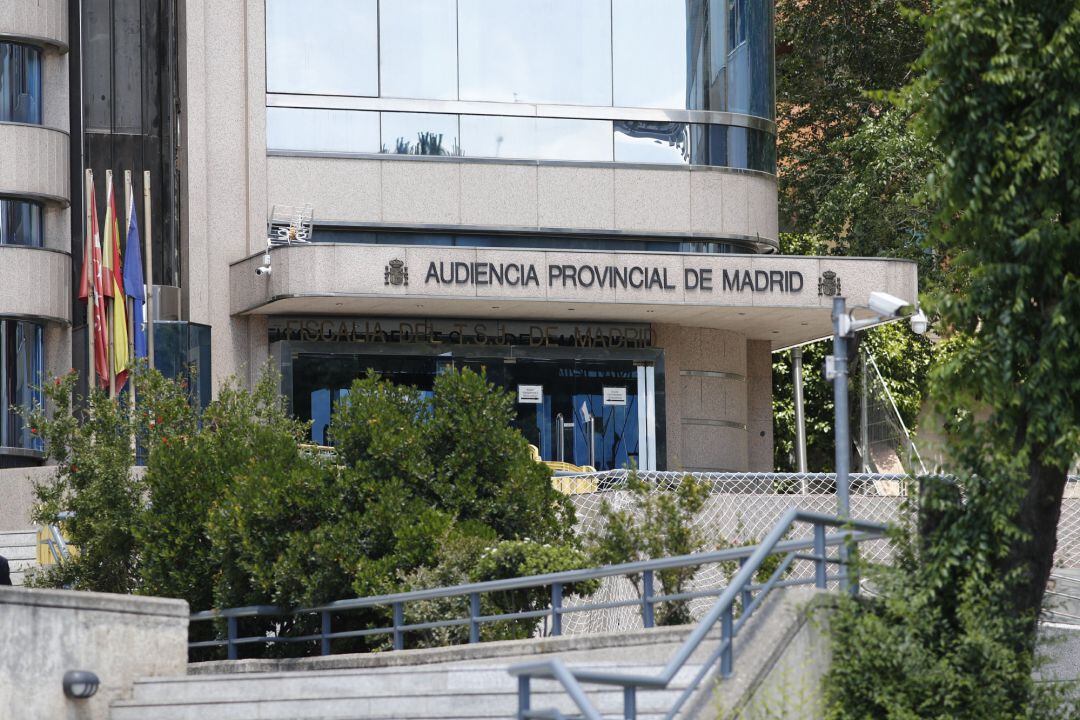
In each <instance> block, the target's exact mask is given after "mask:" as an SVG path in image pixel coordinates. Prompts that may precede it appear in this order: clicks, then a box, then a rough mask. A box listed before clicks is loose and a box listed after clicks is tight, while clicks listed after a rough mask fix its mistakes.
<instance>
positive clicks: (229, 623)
mask: <svg viewBox="0 0 1080 720" xmlns="http://www.w3.org/2000/svg"><path fill="white" fill-rule="evenodd" d="M225 627H226V629H227V632H228V635H227V638H228V651H229V659H230V660H235V659H236V618H234V617H229V618H226V620H225Z"/></svg>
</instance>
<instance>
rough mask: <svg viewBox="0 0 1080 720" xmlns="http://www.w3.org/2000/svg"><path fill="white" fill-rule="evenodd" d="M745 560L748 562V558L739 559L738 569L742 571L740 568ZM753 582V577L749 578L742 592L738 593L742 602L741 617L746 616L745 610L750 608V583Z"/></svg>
mask: <svg viewBox="0 0 1080 720" xmlns="http://www.w3.org/2000/svg"><path fill="white" fill-rule="evenodd" d="M747 560H749V558H739V568H740V569H742V566H743V565H745V564H746V561H747ZM753 581H754V578H753V576H751V578H750V580H749V581H748V582H747V583H746V584H745V585H743V587H742V592H740V593H739V599H740V600H742V614H743V615H745V614H746V608H748V607H750V601H751V600H753V598H752V597H750V583H752V582H753Z"/></svg>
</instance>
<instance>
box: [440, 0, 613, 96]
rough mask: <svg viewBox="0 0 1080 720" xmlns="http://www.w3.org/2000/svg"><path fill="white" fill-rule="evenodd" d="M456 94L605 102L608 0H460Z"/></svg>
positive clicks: (608, 59) (608, 82) (608, 71)
mask: <svg viewBox="0 0 1080 720" xmlns="http://www.w3.org/2000/svg"><path fill="white" fill-rule="evenodd" d="M458 30H459V63H460V65H459V73H460V82H461V88H460V90H461V92H460V99H462V100H481V101H494V102H534V103H565V104H578V105H610V104H611V5H610V0H534V1H532V2H528V3H523V2H507V1H506V0H459V2H458Z"/></svg>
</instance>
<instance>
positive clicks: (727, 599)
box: [508, 508, 885, 720]
mask: <svg viewBox="0 0 1080 720" xmlns="http://www.w3.org/2000/svg"><path fill="white" fill-rule="evenodd" d="M796 522H808V523H812V524H813V525H814V547H815V559H816V561H817V567H816V571H815V578H814V584H815V585H816V586H817V587H819V588H825V587H826V585H827V582H828V577H827V575H826V573H825V563H826V562H827V557H826V555H825V527H826V526H831V527H843V528H845V531H847V530H848V529H851V528H854V529H859V530H862V531H863V532H864V533H869V534H873V535H875V536H880V535H882V534H883V533H884V532H885V527H884V526H883V525H879V524H877V523H868V522H863V521H857V520H845V519H841V518H837V517H831V516H828V515H823V514H821V513H814V512H806V511H801V510H798V509H796V508H791V509H789V510H788V511H787V512H785V513H784V515H783V516H781V518H780V520H779V521H778V522H777V523H776V525H775V526H773V529H772V530H771V531H770V532H769V534H768V535H767V536H766V537H765V539H764V540H763V541H762V542H761V543H760V544H758V545H757V546H755V547H754V548H753V552H752V553H751V554H750V556H749V557H748V558H747V560H746V562H745V563H743V565H742V567H741V568H740V569H739V571H738V572H737V573H736V574H735V576H734V577H733V578H732V580H731V582H730V583H729V584H728V586H727V587H726V588H725V589H724V591H723V593H722V594H721V595H720V597H719V598H718V599H717V601H716V602H715V603H714V604H713V606H712V608H711V609H710V610H709V612H708V613H706V615H705V616H704V617H703V618H702V619H701V620H700V621H699V622H698V624H697V627H695V628H694V630H693V631H692V632H691V633H690V636H689V637H688V638H687V639H686V640H685V641H684V642H683V644H682V645H681V646H680V647H679V649H678V650H677V651H676V652H675V654H674V655H673V656H672V658H671V659H670V660H669V661H668V662H667V664H666V665H665V666H664V668H663V669H662V670H661V671H660V672H659V673H658V674H656V675H632V674H627V673H617V672H598V671H593V670H584V669H583V670H569V671H568V672H569V675H570V677H571V678H572V679H573V680H574V682H575V685H577V684H578V683H581V682H586V683H594V684H599V685H618V686H622V687H623V690H624V717H625V718H626V719H627V720H632V719H633V718H634V717H635V716H636V711H635V708H636V700H635V699H634V697H633V696H634V694H635V693H636V690H637V688H639V687H640V688H651V689H662V688H666V687H667V686H668V685H669V684H671V681H672V680H673V679H674V678H675V675H676V674H677V673H678V672H679V671H680V670H681V669H682V668H683V666H684V665H685V664H686V662H687V661H688V660H689V659H690V657H691V655H693V654H694V652H696V651H697V650H698V648H699V647H700V646H701V643H702V642H703V641H704V640H705V637H706V636H707V635H708V634H709V633H710V632H712V630H713V627H714V626H715V625H716V624H717V623H720V624H721V643H720V647H719V648H718V649H717V651H716V652H714V653H713V654H712V656H711V657H710V658H709V660H708V661H707V662H706V663H705V665H704V667H703V668H702V669H701V671H700V672H699V673H698V675H697V676H696V677H695V679H694V681H693V682H691V683H690V685H689V686H688V687H687V688H686V689H685V690H684V691H683V693H682V694H681V695H680V697H679V698H678V700H677V701H676V703H675V705H674V706H673V707H672V708H671V710H670V711H669V712H668V713H667V715H666V717H667V718H673V717H675V715H677V714H678V713H679V711H680V710H681V709H682V706H683V704H684V703H685V702H686V701H687V700H688V699H689V698H690V697H691V695H692V694H693V693H694V692H695V691H696V690H697V688H698V686H699V684H700V682H701V681H702V680H703V679H704V677H705V676H706V675H707V673H708V672H710V671H711V670H712V668H713V667H714V666H715V664H716V662H717V661H719V663H720V673H721V675H722V676H723V677H729V676H730V675H731V673H732V671H733V661H734V654H733V652H732V651H733V646H734V642H735V636H736V634H737V633H738V631H739V629H740V628H741V627H742V626H743V624H745V622H746V621H747V619H748V618H749V617H750V615H751V614H752V613H753V611H754V610H755V609H756V608H757V607H758V606H759V605H760V603H761V600H762V599H763V598H764V597H765V595H767V594H768V592H769V591H770V590H771V589H772V588H773V587H774V586H775V585H776V583H777V582H778V581H779V578H780V577H781V576H782V575H783V572H784V571H785V570H786V567H787V566H788V565H790V563H791V562H792V560H793V559H794V555H795V553H794V551H788V552H787V554H786V556H785V559H784V561H783V562H782V563H781V565H780V566H779V567H777V568H776V570H774V571H773V573H772V575H771V576H770V577H769V579H768V580H767V581H766V582H765V584H764V585H763V586H762V587H761V589H760V591H759V593H758V595H757V596H756V597H753V598H752V599H751V598H749V597H748V593H749V588H750V587H751V585H752V581H753V579H754V576H755V574H756V573H757V572H758V570H759V569H760V568H761V563H762V562H763V561H764V560H765V559H766V558H767V557H769V556H770V555H773V554H776V553H777V552H778V551H780V550H778V548H780V547H781V545H782V543H783V541H782V538H783V537H784V535H785V534H786V533H787V532H788V531H789V530H790V529H791V526H792V525H793V524H794V523H796ZM844 535H846V536H847V537H848V538H849V539H850V540H851V541H856V538H855V537H854V534H853V533H850V532H845V533H844ZM862 539H869V538H862ZM740 596H741V597H742V598H743V602H744V608H743V613H742V615H741V616H740V617H739V621H738V622H737V623H736V622H734V605H735V601H736V599H738V598H739V597H740ZM560 668H561V670H560ZM562 670H565V666H563V665H562V664H561V661H559V659H558V658H554V659H552V660H546V661H539V662H528V663H521V664H518V665H513V666H511V667H510V668H509V670H508V672H509V673H510V674H511V675H513V676H515V677H517V678H518V714H517V717H518V718H519V720H524V719H525V718H533V717H549V716H550V711H544V710H540V711H534V710H532V709H531V708H530V704H529V699H530V683H531V680H532V679H533V678H544V679H553V680H557V681H559V683H560V684H562V685H563V687H564V688H566V689H567V692H572V690H571V688H570V687H568V686H567V684H566V683H565V682H564V681H563V678H564V676H565V673H564V672H562ZM572 697H573V695H572ZM575 702H576V698H575ZM586 714H587V715H588V713H586Z"/></svg>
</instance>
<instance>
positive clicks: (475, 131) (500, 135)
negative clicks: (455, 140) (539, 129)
mask: <svg viewBox="0 0 1080 720" xmlns="http://www.w3.org/2000/svg"><path fill="white" fill-rule="evenodd" d="M461 146H462V148H463V149H464V152H465V154H466V155H468V156H469V157H489V158H534V157H536V118H532V117H500V116H495V115H462V116H461Z"/></svg>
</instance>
